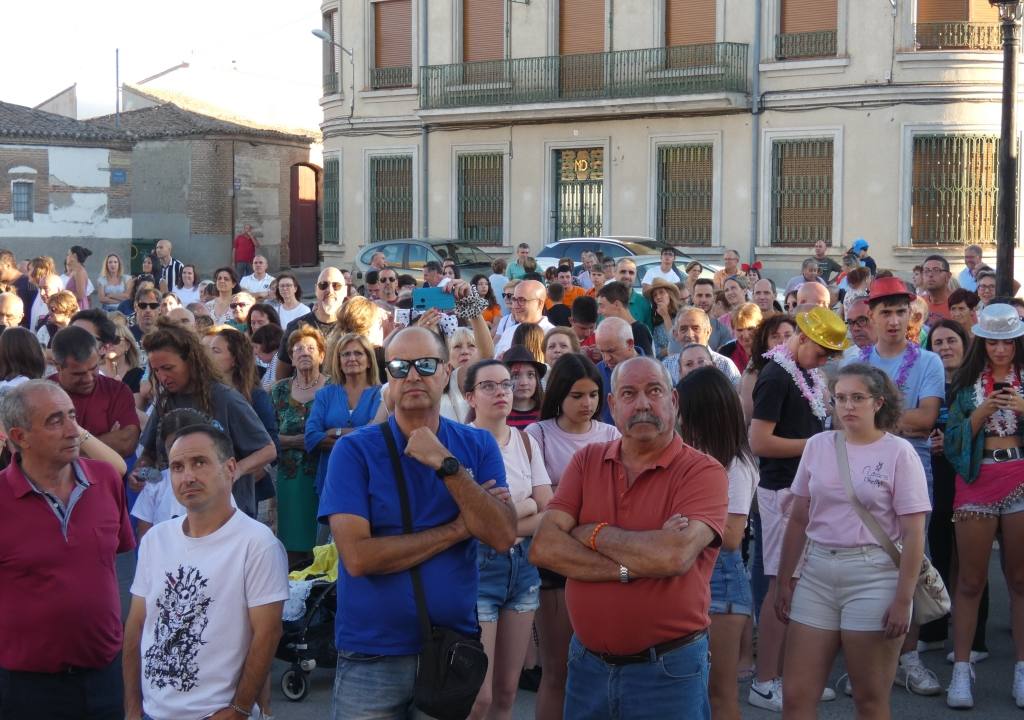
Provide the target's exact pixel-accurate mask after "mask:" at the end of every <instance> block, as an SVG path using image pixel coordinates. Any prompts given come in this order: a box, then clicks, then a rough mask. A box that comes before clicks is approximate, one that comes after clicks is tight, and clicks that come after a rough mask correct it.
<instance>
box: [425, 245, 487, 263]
mask: <svg viewBox="0 0 1024 720" xmlns="http://www.w3.org/2000/svg"><path fill="white" fill-rule="evenodd" d="M434 247H435V249H437V251H438V252H441V251H442V250H446V251H447V252H448V253H449V254H450V257H452V258H453V259H454V260H455V264H456V265H490V264H491V260H493V258H492V257H491V256H490V255H488V254H487V253H485V252H484V251H483V250H480V249H479V248H476V247H473V246H472V245H454V244H452V245H445V246H437V245H435V246H434Z"/></svg>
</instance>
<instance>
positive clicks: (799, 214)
mask: <svg viewBox="0 0 1024 720" xmlns="http://www.w3.org/2000/svg"><path fill="white" fill-rule="evenodd" d="M832 160H833V141H832V140H831V139H814V140H811V139H808V140H776V141H775V142H773V143H772V245H813V244H814V243H815V242H817V241H818V240H824V241H825V242H826V243H828V242H831V240H832V186H833V177H832Z"/></svg>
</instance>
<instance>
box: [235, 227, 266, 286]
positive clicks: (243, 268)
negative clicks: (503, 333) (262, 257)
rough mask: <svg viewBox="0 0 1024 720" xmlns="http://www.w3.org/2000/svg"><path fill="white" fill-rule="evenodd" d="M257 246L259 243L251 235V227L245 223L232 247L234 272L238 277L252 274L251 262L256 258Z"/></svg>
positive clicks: (254, 236)
mask: <svg viewBox="0 0 1024 720" xmlns="http://www.w3.org/2000/svg"><path fill="white" fill-rule="evenodd" d="M259 246H260V241H259V240H257V239H256V235H254V234H253V231H252V225H250V224H249V223H246V224H245V227H243V228H242V232H241V233H240V234H239V235H237V236H236V237H235V242H234V244H233V245H232V250H233V257H234V260H235V272H236V273H238V277H245V276H246V275H251V274H252V260H253V258H254V257H256V248H258V247H259Z"/></svg>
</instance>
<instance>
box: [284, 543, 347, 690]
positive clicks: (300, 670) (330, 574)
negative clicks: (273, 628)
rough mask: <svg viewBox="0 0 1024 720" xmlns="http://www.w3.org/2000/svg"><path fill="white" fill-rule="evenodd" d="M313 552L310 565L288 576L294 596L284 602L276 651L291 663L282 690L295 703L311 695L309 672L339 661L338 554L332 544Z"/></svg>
mask: <svg viewBox="0 0 1024 720" xmlns="http://www.w3.org/2000/svg"><path fill="white" fill-rule="evenodd" d="M317 551H323V552H317ZM314 553H315V557H316V561H315V562H314V564H313V565H312V566H311V567H309V568H306V569H305V570H300V571H298V572H293V573H291V575H290V576H289V581H288V584H289V586H291V593H292V598H291V599H289V602H288V603H287V604H286V605H285V616H284V617H285V619H284V621H283V623H282V625H283V628H284V633H283V634H282V636H281V641H280V642H279V643H278V645H277V652H275V653H274V657H276V658H277V659H278V660H283V661H284V662H287V663H291V667H289V668H288V669H287V670H285V671H284V673H282V675H281V692H283V693H284V696H285V697H286V698H288V699H289V700H291V701H292V702H300V701H301V700H302V699H303V698H305V697H306V695H308V694H309V673H311V672H312V671H313V670H314V668H317V667H325V668H334V667H336V666H337V664H338V651H337V649H336V648H335V646H334V616H335V613H336V612H337V607H338V589H337V584H336V581H337V553H336V552H335V551H334V546H333V545H329V546H321V547H318V548H316V550H315V551H314ZM331 556H333V558H332V557H331ZM332 560H333V567H332V568H331V567H330V565H331V564H332ZM325 562H326V564H327V565H328V568H325V567H324V563H325ZM303 597H304V598H305V607H304V609H303V606H302V598H303Z"/></svg>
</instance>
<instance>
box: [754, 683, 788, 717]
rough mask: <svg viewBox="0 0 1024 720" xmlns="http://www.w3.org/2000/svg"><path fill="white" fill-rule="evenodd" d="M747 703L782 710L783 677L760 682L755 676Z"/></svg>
mask: <svg viewBox="0 0 1024 720" xmlns="http://www.w3.org/2000/svg"><path fill="white" fill-rule="evenodd" d="M747 703H748V704H750V705H753V706H754V707H757V708H761V709H762V710H772V711H774V712H782V678H775V679H774V680H768V681H767V682H758V681H757V679H756V678H755V679H754V681H753V682H752V683H750V692H749V693H747Z"/></svg>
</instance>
